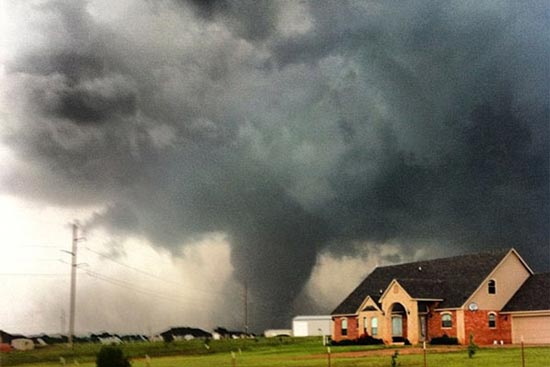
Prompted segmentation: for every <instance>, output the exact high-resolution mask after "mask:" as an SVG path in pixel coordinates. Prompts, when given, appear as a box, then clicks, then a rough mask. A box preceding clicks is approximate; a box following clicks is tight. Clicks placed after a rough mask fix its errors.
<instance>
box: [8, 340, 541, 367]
mask: <svg viewBox="0 0 550 367" xmlns="http://www.w3.org/2000/svg"><path fill="white" fill-rule="evenodd" d="M121 347H122V349H123V350H124V353H125V354H126V355H128V356H130V357H131V358H132V366H133V367H147V363H146V360H145V358H144V356H145V355H146V354H147V355H149V356H150V357H151V360H150V367H179V366H181V367H185V366H189V367H217V366H220V367H221V366H228V367H233V366H235V367H239V366H247V367H252V366H254V367H322V366H328V358H327V354H326V348H324V347H323V346H322V345H321V343H320V341H319V340H318V339H317V338H299V339H293V338H284V339H259V340H258V341H254V340H225V341H211V342H210V348H209V349H207V348H206V347H205V346H204V343H203V342H202V341H199V340H194V341H188V342H174V343H136V344H125V345H122V346H121ZM99 348H100V346H99V345H94V344H88V345H77V346H76V347H75V349H74V352H72V351H70V350H67V348H66V347H62V346H52V347H47V348H44V349H41V350H35V351H31V352H12V353H8V354H3V355H2V359H1V364H0V366H1V367H8V366H19V367H31V366H32V367H59V366H60V362H59V357H60V356H63V357H64V358H65V360H66V361H67V366H74V362H73V360H75V359H76V360H77V361H78V364H79V365H80V366H81V367H94V366H95V354H96V353H97V351H98V350H99ZM396 350H398V351H399V353H400V354H399V356H398V358H397V361H398V362H399V365H400V366H401V367H408V366H411V367H413V366H418V367H422V366H423V365H424V364H423V354H422V350H421V349H419V348H414V347H401V348H389V347H380V346H369V347H365V346H346V347H331V352H332V353H331V366H332V367H363V366H364V367H367V366H368V367H382V366H391V356H392V354H393V353H394V352H395V351H396ZM231 352H233V353H234V356H235V359H234V360H233V358H232V354H231ZM525 360H526V364H525V365H526V366H527V367H548V366H550V347H528V348H525ZM233 363H234V364H233ZM427 365H428V366H431V367H458V366H465V367H470V366H471V367H474V366H479V367H516V366H517V367H521V366H522V364H521V350H520V349H519V348H517V347H509V346H507V347H499V348H493V347H490V348H481V349H479V350H478V351H477V353H476V355H475V356H474V358H472V359H469V358H468V355H467V352H466V350H465V348H464V347H447V348H441V347H438V348H436V347H433V348H428V351H427Z"/></svg>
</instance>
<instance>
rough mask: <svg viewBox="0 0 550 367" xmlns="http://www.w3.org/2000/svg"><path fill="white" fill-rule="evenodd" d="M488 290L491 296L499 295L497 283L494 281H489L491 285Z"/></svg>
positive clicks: (488, 285)
mask: <svg viewBox="0 0 550 367" xmlns="http://www.w3.org/2000/svg"><path fill="white" fill-rule="evenodd" d="M487 290H488V292H489V294H496V293H497V283H496V282H495V281H494V279H491V280H489V283H488V284H487Z"/></svg>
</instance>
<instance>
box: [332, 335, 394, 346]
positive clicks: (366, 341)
mask: <svg viewBox="0 0 550 367" xmlns="http://www.w3.org/2000/svg"><path fill="white" fill-rule="evenodd" d="M331 344H332V345H335V346H338V345H378V344H384V341H383V340H382V339H376V338H373V337H372V336H370V335H361V336H360V337H359V338H357V339H344V340H340V341H339V342H337V341H334V340H333V341H331Z"/></svg>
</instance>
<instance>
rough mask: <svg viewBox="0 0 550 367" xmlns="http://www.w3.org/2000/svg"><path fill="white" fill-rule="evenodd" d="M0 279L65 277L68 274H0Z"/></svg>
mask: <svg viewBox="0 0 550 367" xmlns="http://www.w3.org/2000/svg"><path fill="white" fill-rule="evenodd" d="M0 276H2V277H12V276H21V277H67V276H69V275H68V274H61V273H0Z"/></svg>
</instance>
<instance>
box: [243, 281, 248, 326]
mask: <svg viewBox="0 0 550 367" xmlns="http://www.w3.org/2000/svg"><path fill="white" fill-rule="evenodd" d="M243 303H244V332H245V333H246V334H248V282H247V281H245V282H244V289H243Z"/></svg>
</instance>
